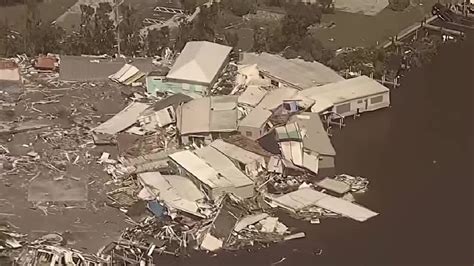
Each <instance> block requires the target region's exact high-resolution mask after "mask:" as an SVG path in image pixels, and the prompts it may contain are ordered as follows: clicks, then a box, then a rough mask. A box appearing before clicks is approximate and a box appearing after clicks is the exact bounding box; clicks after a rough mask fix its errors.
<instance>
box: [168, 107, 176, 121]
mask: <svg viewBox="0 0 474 266" xmlns="http://www.w3.org/2000/svg"><path fill="white" fill-rule="evenodd" d="M166 111H168V115H169V116H170V117H171V120H175V117H174V112H173V109H172V108H167V109H166Z"/></svg>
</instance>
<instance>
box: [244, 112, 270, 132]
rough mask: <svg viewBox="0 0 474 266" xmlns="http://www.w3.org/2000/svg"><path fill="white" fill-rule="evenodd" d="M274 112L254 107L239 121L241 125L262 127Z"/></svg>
mask: <svg viewBox="0 0 474 266" xmlns="http://www.w3.org/2000/svg"><path fill="white" fill-rule="evenodd" d="M271 115H272V112H270V111H268V110H264V109H260V108H255V109H253V110H252V111H251V112H250V113H249V114H248V115H247V116H246V117H244V119H242V120H241V121H240V122H239V127H254V128H260V127H262V126H263V125H264V124H265V123H266V122H267V121H268V119H269V118H270V116H271Z"/></svg>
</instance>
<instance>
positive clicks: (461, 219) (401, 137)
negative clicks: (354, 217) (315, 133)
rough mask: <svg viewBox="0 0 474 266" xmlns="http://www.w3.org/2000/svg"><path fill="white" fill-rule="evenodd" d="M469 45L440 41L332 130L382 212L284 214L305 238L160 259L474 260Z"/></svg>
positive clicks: (343, 160)
mask: <svg viewBox="0 0 474 266" xmlns="http://www.w3.org/2000/svg"><path fill="white" fill-rule="evenodd" d="M473 49H474V42H473V41H472V39H471V40H468V41H465V42H463V43H457V44H451V45H448V46H446V47H443V49H442V50H441V51H440V54H439V55H438V56H437V57H436V58H435V59H434V61H433V62H432V63H431V64H429V65H427V66H425V67H424V68H422V69H416V70H413V71H412V72H410V73H409V74H408V75H407V76H406V77H405V78H404V80H403V81H402V86H401V87H399V88H397V89H395V90H393V91H392V107H391V108H389V109H386V110H384V111H377V112H373V113H370V114H364V115H363V116H362V117H359V118H358V119H356V120H355V121H354V120H352V119H348V120H347V126H346V127H345V128H344V129H343V130H338V129H335V130H334V131H333V133H334V138H333V140H334V144H335V147H336V150H337V152H338V155H337V156H338V157H337V167H338V172H341V173H345V172H346V173H351V174H356V175H362V176H366V177H368V178H370V180H371V184H370V189H369V192H368V193H366V194H365V195H364V196H362V197H361V198H358V201H359V202H361V203H362V204H363V205H365V206H367V207H369V208H371V209H373V210H376V211H378V212H380V213H381V214H380V215H379V216H377V217H375V218H373V219H371V220H369V221H367V222H365V223H358V222H354V221H350V220H347V219H336V220H324V221H323V222H322V224H320V225H311V224H309V223H307V222H301V221H295V220H292V219H284V221H285V222H287V223H289V224H290V225H291V226H295V227H296V228H298V229H301V230H303V231H305V232H306V233H307V237H306V238H305V239H300V240H293V241H288V242H286V243H281V244H277V245H275V246H272V247H270V248H268V249H262V250H258V251H251V252H249V251H239V252H235V253H225V254H219V255H217V256H214V257H209V256H202V255H195V256H192V257H191V258H179V259H171V260H169V259H168V258H163V259H162V263H164V264H163V265H270V264H272V263H275V262H278V261H280V259H282V258H286V259H285V260H284V261H282V262H281V263H279V264H278V265H282V266H283V265H388V264H389V265H408V264H409V265H425V264H426V265H472V261H473V258H472V255H471V254H474V252H473V251H474V249H473V247H472V236H473V231H472V224H473V223H472V222H473V221H472V211H473V199H472V179H473V176H474V175H473V166H472V165H473V160H474V159H473V158H474V157H473V154H472V147H473V142H472V136H473V134H472V129H473V122H474V119H473V114H474V112H473V108H472V103H473V99H474V98H473V92H472V91H473V90H474V85H473V84H474V83H473V80H474V77H473V74H474V68H473V61H474V54H473ZM320 248H322V249H323V253H322V254H321V255H316V254H317V252H318V250H319V249H320Z"/></svg>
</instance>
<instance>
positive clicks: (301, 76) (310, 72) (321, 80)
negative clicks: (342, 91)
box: [240, 53, 344, 89]
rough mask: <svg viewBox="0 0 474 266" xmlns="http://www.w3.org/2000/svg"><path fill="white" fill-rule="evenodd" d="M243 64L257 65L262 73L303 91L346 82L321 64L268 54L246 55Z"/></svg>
mask: <svg viewBox="0 0 474 266" xmlns="http://www.w3.org/2000/svg"><path fill="white" fill-rule="evenodd" d="M243 55H244V56H243V60H242V61H241V62H240V63H241V64H245V65H251V64H257V65H258V68H259V69H260V70H261V71H264V72H267V73H269V74H270V75H272V76H274V77H276V78H279V79H282V80H284V81H286V82H288V83H291V84H293V85H294V86H297V87H299V88H301V89H307V88H311V87H313V86H319V85H325V84H329V83H333V82H337V81H340V80H344V78H343V77H341V76H340V75H339V74H337V72H336V71H334V70H332V69H330V68H329V67H327V66H325V65H323V64H321V63H319V62H307V61H304V60H302V59H285V58H283V57H281V56H278V55H273V54H268V53H261V54H255V53H244V54H243Z"/></svg>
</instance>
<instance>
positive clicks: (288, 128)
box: [275, 123, 302, 141]
mask: <svg viewBox="0 0 474 266" xmlns="http://www.w3.org/2000/svg"><path fill="white" fill-rule="evenodd" d="M275 132H276V137H277V140H278V141H285V140H299V141H300V140H301V139H302V136H301V133H300V128H299V126H298V124H297V123H289V124H287V125H284V126H281V127H277V128H275Z"/></svg>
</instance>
